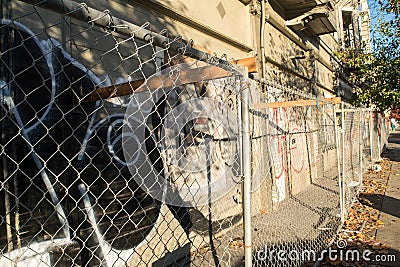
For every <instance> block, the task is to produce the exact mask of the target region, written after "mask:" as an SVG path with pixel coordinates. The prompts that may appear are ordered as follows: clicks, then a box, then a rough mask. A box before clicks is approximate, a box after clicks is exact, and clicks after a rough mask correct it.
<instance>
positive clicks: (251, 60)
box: [231, 57, 257, 73]
mask: <svg viewBox="0 0 400 267" xmlns="http://www.w3.org/2000/svg"><path fill="white" fill-rule="evenodd" d="M231 63H233V64H236V65H239V66H244V67H247V72H248V73H254V72H257V60H256V58H255V57H248V58H243V59H238V60H234V61H231Z"/></svg>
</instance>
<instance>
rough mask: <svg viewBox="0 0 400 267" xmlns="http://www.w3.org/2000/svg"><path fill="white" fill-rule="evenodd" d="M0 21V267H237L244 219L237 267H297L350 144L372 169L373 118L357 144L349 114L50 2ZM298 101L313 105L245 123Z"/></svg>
mask: <svg viewBox="0 0 400 267" xmlns="http://www.w3.org/2000/svg"><path fill="white" fill-rule="evenodd" d="M23 2H25V3H23ZM2 3H3V2H2ZM3 5H7V6H6V7H4V10H6V12H4V14H2V20H1V26H0V35H1V42H0V47H1V53H2V54H1V55H2V56H1V59H0V60H1V61H0V63H1V66H0V75H1V78H0V88H1V90H0V92H1V94H0V101H1V112H0V127H1V132H2V137H1V146H0V156H1V159H2V172H1V179H0V181H1V183H0V199H1V200H2V201H1V202H3V203H4V205H1V207H0V215H1V221H0V233H1V234H0V266H10V265H17V266H18V265H32V266H54V265H57V266H148V265H151V264H153V265H161V266H165V265H191V266H238V265H241V264H242V263H243V258H244V250H245V249H246V248H247V249H248V245H246V244H245V239H246V236H245V235H246V234H245V231H244V229H243V228H244V226H243V217H244V214H246V212H250V216H251V222H250V225H251V235H252V236H253V241H252V251H253V255H252V256H253V257H252V258H253V259H252V260H253V263H254V264H256V265H261V266H278V265H281V266H299V265H300V264H302V263H304V262H305V261H307V259H304V257H303V254H302V253H305V252H311V251H315V253H318V252H319V251H321V250H322V249H323V248H325V247H327V246H328V245H329V244H330V243H331V242H332V240H333V238H334V236H335V233H336V231H337V230H338V228H339V227H340V224H341V221H340V219H341V218H340V215H341V210H340V209H341V208H342V209H344V206H341V197H340V196H341V188H347V187H345V186H344V187H342V185H341V181H343V180H341V179H340V177H339V176H340V174H341V172H342V169H341V170H340V171H339V172H338V169H337V168H338V166H339V165H341V164H342V162H345V168H344V172H343V173H344V174H345V175H344V176H343V177H344V178H343V179H344V182H343V184H345V183H347V184H349V181H358V180H357V179H356V178H357V174H361V171H362V169H360V165H357V156H358V159H360V155H361V154H362V153H360V151H362V150H360V149H362V146H361V143H363V142H364V141H363V142H361V140H368V142H370V144H369V146H370V151H372V153H371V155H372V157H371V158H373V159H376V158H379V155H380V152H379V151H382V149H383V147H384V145H385V142H386V140H387V128H386V124H385V123H386V122H385V118H383V117H382V115H380V114H376V113H373V114H374V118H373V119H372V118H370V120H369V121H368V122H367V123H366V124H368V130H366V131H365V132H364V131H363V127H362V126H361V124H362V121H363V120H364V117H362V116H363V115H362V114H363V113H361V111H354V112H350V113H346V114H345V113H337V114H336V112H337V111H338V110H339V109H338V107H337V106H335V104H331V103H324V102H323V99H320V98H317V97H315V96H313V95H312V94H309V93H307V90H306V88H294V87H288V86H285V85H283V84H281V83H276V82H271V81H267V80H263V79H261V80H260V79H259V80H257V81H252V80H248V79H247V78H245V76H247V74H246V75H245V74H244V73H245V70H243V69H240V68H238V67H237V66H233V65H231V64H230V63H229V62H227V61H226V59H224V58H223V57H216V56H211V55H209V54H207V53H205V52H202V51H199V50H196V49H194V48H193V47H192V46H191V44H190V42H188V41H185V40H182V38H179V37H171V36H170V35H169V33H168V32H166V31H161V32H154V31H152V30H151V25H150V24H149V23H145V24H143V25H142V26H138V25H135V24H134V23H131V22H129V21H128V20H122V19H119V18H117V17H115V16H114V15H113V14H112V12H110V11H109V10H108V9H106V10H103V11H99V10H96V9H93V8H92V7H90V6H89V5H88V4H85V3H75V2H72V1H65V0H64V1H61V0H52V1H28V0H26V1H6V2H5V3H3ZM2 8H3V6H2ZM56 13H57V14H58V15H56ZM243 91H247V92H248V93H249V96H250V99H249V103H245V102H243V101H244V100H243V98H242V93H243ZM304 99H308V100H313V101H315V105H307V106H292V107H278V108H269V107H267V108H262V109H255V108H252V106H253V105H255V104H258V103H276V102H287V101H298V100H304ZM247 105H249V107H247ZM243 108H250V114H249V119H248V120H247V119H246V121H243V120H244V117H243ZM348 108H352V107H348ZM341 114H345V117H344V120H340V119H339V118H340V115H341ZM336 115H338V116H337V117H336ZM372 120H373V122H372ZM370 121H371V122H372V123H371V125H372V126H373V128H372V127H369V122H370ZM338 122H341V123H342V124H340V127H342V128H343V129H344V130H343V131H342V133H343V134H344V136H345V138H344V140H345V141H346V140H349V141H353V142H348V143H346V142H345V145H344V146H341V145H340V142H338V141H340V140H342V139H340V140H339V139H338V138H341V137H342V136H340V133H339V132H338V131H337V129H336V128H337V127H336V126H337V123H338ZM366 124H365V125H366ZM247 127H248V128H247ZM246 129H248V130H249V132H248V133H246ZM368 131H369V133H370V135H368V137H370V138H366V136H367V135H366V133H367V132H368ZM247 134H248V138H249V139H250V140H248V143H247V144H246V142H247V141H246V138H244V137H245V135H247ZM361 137H362V138H361ZM338 144H339V145H338ZM357 145H358V146H357ZM346 146H350V149H349V150H348V149H347V147H346ZM341 148H346V149H345V150H340V149H341ZM357 148H358V149H359V150H357ZM364 150H365V149H364ZM246 151H248V153H247V154H249V155H244V154H246ZM341 151H347V152H345V153H344V157H342V156H341V154H340V153H339V152H341ZM338 155H339V157H338ZM245 156H249V158H250V159H251V160H250V162H249V168H248V169H246V168H245V163H244V161H245ZM341 157H342V158H341ZM340 160H342V161H340ZM371 160H372V159H371ZM358 162H359V163H360V161H358ZM346 164H347V165H346ZM351 172H353V173H352V174H351V175H350V173H351ZM357 172H358V173H357ZM246 173H249V174H250V177H248V178H251V186H250V187H249V192H247V193H249V194H250V193H251V199H250V200H251V210H250V211H245V208H244V203H243V202H244V201H243V195H244V194H245V193H246V192H244V188H243V181H244V179H245V177H244V176H245V174H246ZM343 173H342V175H343ZM346 190H347V189H346ZM353 197H354V193H353V191H351V194H350V193H349V192H347V191H346V194H345V196H344V197H343V198H342V199H343V200H346V201H350V200H351V199H352V198H353ZM349 203H350V202H346V206H348V205H349ZM342 204H343V205H344V203H342ZM245 227H249V225H247V226H245ZM279 250H285V251H287V252H288V253H289V252H290V251H295V252H293V253H300V254H294V255H291V256H294V257H293V259H291V258H289V260H288V261H281V259H280V258H279V255H277V254H276V253H277V251H279ZM274 251H275V252H274ZM271 252H272V254H271ZM288 256H289V255H288ZM311 256H312V255H311ZM309 259H310V260H311V258H309Z"/></svg>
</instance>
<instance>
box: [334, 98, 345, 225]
mask: <svg viewBox="0 0 400 267" xmlns="http://www.w3.org/2000/svg"><path fill="white" fill-rule="evenodd" d="M333 121H334V130H335V144H336V158H337V172H338V182H339V191H340V192H339V198H340V200H339V205H340V218H342V213H343V212H342V210H343V201H342V198H343V196H342V189H341V188H342V175H341V170H340V153H339V136H338V133H339V131H338V126H337V117H336V105H335V104H333ZM343 222H344V221H343V220H342V223H343Z"/></svg>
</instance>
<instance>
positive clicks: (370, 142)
mask: <svg viewBox="0 0 400 267" xmlns="http://www.w3.org/2000/svg"><path fill="white" fill-rule="evenodd" d="M372 127H373V125H372V111H369V150H370V153H371V164H372V161H373V151H372V131H373V129H372Z"/></svg>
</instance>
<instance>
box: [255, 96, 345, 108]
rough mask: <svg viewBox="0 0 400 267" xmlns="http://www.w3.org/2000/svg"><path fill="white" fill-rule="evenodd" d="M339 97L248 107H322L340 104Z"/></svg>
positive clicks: (258, 104)
mask: <svg viewBox="0 0 400 267" xmlns="http://www.w3.org/2000/svg"><path fill="white" fill-rule="evenodd" d="M340 102H341V100H340V97H333V98H323V99H321V100H318V101H317V100H313V99H301V100H293V101H282V102H270V103H255V104H252V105H250V108H252V109H266V108H288V107H305V106H317V105H324V104H326V103H334V104H338V103H340Z"/></svg>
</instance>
